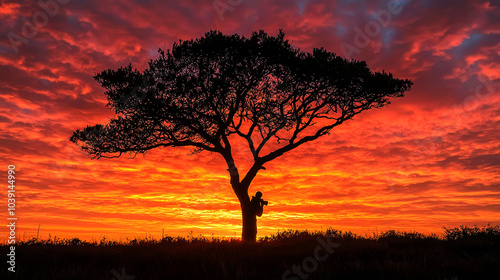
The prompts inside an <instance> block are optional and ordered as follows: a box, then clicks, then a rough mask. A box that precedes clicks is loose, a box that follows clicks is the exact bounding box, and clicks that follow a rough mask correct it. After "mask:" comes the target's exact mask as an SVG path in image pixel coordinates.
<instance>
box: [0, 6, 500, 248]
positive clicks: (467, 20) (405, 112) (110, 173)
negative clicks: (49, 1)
mask: <svg viewBox="0 0 500 280" xmlns="http://www.w3.org/2000/svg"><path fill="white" fill-rule="evenodd" d="M61 2H64V1H62V0H61ZM106 2H108V1H96V0H93V1H77V0H72V1H69V2H67V3H66V4H59V6H58V7H59V10H58V11H57V13H54V15H53V16H48V17H47V23H46V24H42V25H43V26H38V28H37V33H36V34H35V35H33V34H28V33H26V32H25V33H23V28H24V25H25V20H24V19H27V20H29V21H31V22H33V15H34V14H35V13H36V12H37V11H44V10H43V9H42V7H40V6H38V4H36V2H32V1H0V3H1V4H0V19H1V23H2V24H1V25H0V30H1V34H2V36H1V38H0V74H1V75H0V155H1V158H2V161H1V162H2V166H3V171H1V170H0V172H1V174H2V175H1V176H0V178H2V180H4V184H3V185H4V188H3V190H0V197H1V201H4V206H0V207H3V208H4V209H3V210H1V211H0V213H2V214H1V215H0V218H1V219H3V220H4V222H6V218H7V203H6V202H5V201H6V199H7V198H6V195H7V187H6V185H7V166H8V165H9V164H14V165H16V172H17V173H16V180H17V188H16V190H17V195H18V197H17V217H18V230H17V232H18V236H19V237H21V238H23V237H25V238H29V237H31V236H34V235H36V231H37V228H38V226H39V225H40V235H41V237H42V238H48V236H49V234H51V235H52V236H55V235H57V236H58V237H79V238H82V239H91V238H97V239H98V238H100V237H102V236H106V237H108V238H111V239H115V238H116V239H118V238H125V237H129V238H133V237H137V236H138V237H144V236H145V235H146V233H150V234H152V236H153V237H156V238H158V237H160V236H161V232H162V229H164V231H165V233H166V234H169V235H171V236H177V235H180V236H186V235H187V234H188V233H189V232H191V231H192V232H193V234H194V235H198V234H203V235H207V236H210V235H212V234H214V235H216V236H235V235H236V236H240V234H241V216H240V215H241V213H240V208H239V204H238V200H237V198H236V196H235V195H234V193H232V190H231V188H230V186H229V175H228V173H227V171H226V168H227V167H226V164H225V162H224V161H223V159H222V158H221V157H220V156H218V155H216V154H210V153H209V152H203V153H201V154H198V155H194V156H189V155H188V153H189V149H184V148H175V149H174V148H170V149H158V150H153V151H150V152H148V153H147V155H146V156H145V157H143V156H138V157H137V158H135V159H129V158H127V156H124V157H122V158H119V159H101V160H90V159H89V158H87V157H86V156H85V155H84V154H83V152H82V151H80V150H79V149H78V148H77V147H76V146H75V145H74V144H73V143H71V142H69V136H70V135H71V133H72V131H74V130H76V129H78V128H83V127H85V126H86V125H93V124H96V123H105V122H107V120H108V119H109V118H111V117H113V113H112V111H111V110H109V109H107V108H105V106H104V105H105V104H106V99H105V96H104V93H103V92H104V90H103V89H102V88H100V87H99V85H98V83H97V82H96V81H94V80H93V78H92V76H93V75H94V74H95V73H97V72H101V71H102V70H105V69H109V68H111V69H116V68H118V67H120V66H126V65H127V64H128V63H132V64H133V65H134V66H135V67H137V68H138V69H140V70H142V69H143V68H144V67H145V65H146V63H147V61H148V60H149V59H151V58H155V57H157V55H158V54H157V49H158V48H159V47H161V48H166V49H168V48H170V47H171V46H172V43H173V42H175V41H177V40H178V39H190V38H196V37H200V36H201V35H203V34H204V32H206V31H208V30H210V29H218V30H221V31H222V32H224V33H239V34H242V35H245V36H249V35H250V32H251V31H255V30H259V29H265V30H266V31H267V32H269V33H270V34H273V35H275V34H277V32H278V29H279V28H283V29H284V30H285V32H286V33H287V37H288V38H289V39H290V40H291V41H292V42H293V44H294V45H295V46H297V47H300V48H301V49H303V50H307V51H309V50H311V48H312V47H325V48H326V49H328V50H330V51H334V52H336V53H338V54H339V55H343V56H349V57H352V58H354V59H359V60H365V61H367V63H368V65H369V66H371V68H372V69H373V70H382V69H385V70H387V71H390V72H392V73H394V75H395V76H396V77H399V78H409V79H412V80H413V82H414V86H413V90H412V91H411V92H409V93H408V94H407V96H406V97H404V98H400V99H397V100H394V101H393V103H392V104H391V105H389V106H387V107H384V108H382V109H372V110H371V111H368V112H365V113H362V114H361V115H359V116H357V117H355V119H354V120H351V121H348V122H346V123H345V124H343V125H341V126H339V127H337V128H336V129H335V130H334V131H333V132H332V134H331V135H330V136H328V137H324V138H320V139H319V140H317V141H316V142H312V143H308V144H305V145H303V146H301V147H299V148H298V149H296V150H294V151H293V152H292V153H290V154H287V155H285V156H283V157H281V158H278V159H277V160H275V161H274V162H271V163H268V164H266V168H267V170H265V171H261V172H260V173H259V175H258V176H257V178H256V179H255V180H254V182H253V184H252V186H251V188H250V191H251V192H255V191H257V190H261V191H262V192H263V193H264V198H265V199H266V200H269V203H270V204H269V206H268V207H266V209H265V214H264V215H263V217H262V218H260V219H259V222H258V224H259V236H263V235H266V234H270V233H275V232H276V231H278V230H282V229H288V228H293V229H309V230H320V229H323V230H324V229H326V228H327V227H329V226H331V227H333V228H336V229H342V230H352V231H354V232H356V233H360V234H363V233H368V234H371V233H372V232H376V231H384V230H387V229H399V230H406V231H413V230H415V231H419V232H423V233H430V232H434V233H438V234H440V233H442V231H443V230H442V227H443V226H447V227H450V226H458V225H461V224H466V225H473V224H478V225H486V224H487V223H492V224H499V223H500V172H499V171H500V140H499V139H500V129H499V128H500V109H499V108H500V96H499V92H500V70H499V67H498V65H499V62H500V52H499V49H500V20H499V19H500V7H499V6H498V4H493V2H491V3H490V2H488V1H472V0H470V1H465V0H464V1H451V0H449V1H439V3H440V4H437V3H431V1H404V2H403V5H402V6H400V12H399V13H395V12H393V13H389V14H390V15H391V17H390V20H389V21H388V22H385V23H387V24H386V25H385V26H381V25H380V24H379V25H378V26H379V27H380V29H378V32H376V31H377V29H373V30H372V31H371V32H372V35H370V36H369V41H368V42H366V44H357V43H360V42H359V40H360V39H359V36H358V35H357V34H358V33H357V32H358V31H356V30H365V32H366V29H365V28H366V26H367V25H369V23H370V22H376V20H377V18H376V17H375V16H374V14H372V11H373V12H374V13H378V14H379V15H382V14H384V12H383V11H386V12H385V14H386V15H387V11H389V10H388V9H389V8H388V6H387V3H388V2H389V1H378V3H377V4H375V3H373V2H374V1H370V2H368V1H347V0H345V1H341V0H338V1H324V2H321V1H305V0H302V1H298V0H297V1H284V0H282V1H273V3H268V2H266V1H263V0H262V1H257V0H252V1H245V2H242V3H241V4H236V5H234V6H233V7H230V8H231V9H229V10H227V11H224V13H222V14H221V13H220V11H219V13H218V12H217V10H216V9H215V8H214V5H213V3H212V2H213V1H203V3H199V2H197V1H159V0H158V1H147V0H146V1H131V0H127V1H121V2H120V3H119V4H117V3H115V2H113V4H112V5H110V4H109V3H106ZM221 2H222V3H226V2H225V1H222V0H221ZM326 2H328V3H326ZM433 2H434V1H433ZM444 2H449V3H447V4H445V3H444ZM450 3H453V4H450ZM445 15H446V16H445ZM458 18H459V19H460V20H457V19H458ZM36 20H38V22H40V21H41V20H43V18H39V19H36ZM8 34H11V35H10V37H9V35H8ZM12 34H17V35H18V36H24V35H33V36H32V37H30V38H27V36H25V37H26V38H25V41H22V42H21V43H19V44H13V43H12V42H11V41H10V40H9V38H12ZM23 38H24V37H23ZM356 40H358V41H356ZM18 42H20V41H18ZM347 45H350V46H353V47H355V48H356V49H355V51H352V52H349V51H347V52H346V49H345V46H347ZM342 46H344V47H342ZM351 50H354V49H351ZM235 150H237V151H238V153H237V156H236V163H237V164H238V165H239V169H240V170H244V169H245V166H248V164H249V160H250V157H249V154H247V153H245V152H246V151H245V145H244V143H236V144H235ZM7 234H8V233H7V231H6V228H5V227H3V228H1V231H0V241H4V240H5V238H6V237H7Z"/></svg>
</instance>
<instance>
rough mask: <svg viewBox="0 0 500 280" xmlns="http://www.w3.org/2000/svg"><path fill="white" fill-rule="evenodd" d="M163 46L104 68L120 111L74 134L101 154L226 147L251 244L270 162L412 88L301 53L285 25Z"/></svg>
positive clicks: (333, 58) (357, 64)
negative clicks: (253, 191) (240, 157)
mask: <svg viewBox="0 0 500 280" xmlns="http://www.w3.org/2000/svg"><path fill="white" fill-rule="evenodd" d="M159 53H160V56H159V57H158V58H157V59H153V60H151V61H150V62H149V65H148V67H147V68H146V69H145V70H144V71H143V72H142V73H141V72H139V71H138V70H136V69H133V68H132V65H128V66H126V67H122V68H119V69H118V70H111V69H108V70H105V71H103V72H101V73H99V74H97V75H95V77H94V78H95V79H96V80H97V81H98V82H99V83H100V84H101V86H102V87H103V88H105V89H106V91H105V94H106V96H107V98H108V104H107V106H108V107H110V108H111V109H113V110H114V112H115V113H116V116H115V118H113V119H111V120H110V122H109V123H108V124H97V125H94V126H87V127H86V128H84V129H83V130H76V131H75V132H74V133H73V135H72V136H71V138H70V140H71V141H72V142H74V143H76V144H77V145H78V146H79V147H81V148H82V149H83V150H84V151H85V152H86V153H87V154H88V155H89V156H90V157H91V158H96V159H99V158H102V157H106V158H113V157H119V156H121V155H122V154H123V153H129V154H132V155H134V156H136V155H137V154H145V153H146V152H147V151H148V150H150V149H154V148H159V147H180V146H188V147H191V148H192V152H193V154H196V153H199V152H202V151H209V152H211V153H216V154H219V155H220V156H222V158H224V160H225V162H226V164H227V170H228V172H229V177H230V180H229V183H230V185H231V187H232V189H233V191H234V193H235V194H236V196H237V198H238V200H239V202H240V205H241V211H242V221H243V229H242V239H243V240H244V241H251V242H254V241H255V240H256V217H255V216H256V215H255V212H254V209H252V203H251V200H250V197H249V195H248V191H249V188H250V185H251V183H252V181H253V179H254V178H255V176H257V173H258V172H259V171H260V170H265V167H264V165H265V164H266V163H267V162H270V161H272V160H274V159H276V158H278V157H280V156H282V155H284V154H286V153H288V152H290V151H291V150H293V149H295V148H297V147H299V146H301V145H302V144H304V143H307V142H310V141H314V140H316V139H318V138H319V137H322V136H325V135H328V134H329V133H330V131H331V130H332V129H333V128H334V127H336V126H338V125H340V124H342V123H344V122H345V121H347V120H350V119H352V118H353V117H354V116H355V115H357V114H359V113H361V112H363V111H365V110H368V109H371V108H380V107H383V106H385V105H387V104H389V103H390V102H389V99H390V98H393V97H402V96H404V93H405V92H406V91H409V90H410V89H411V86H412V82H411V81H410V80H407V79H398V78H394V77H393V76H392V74H391V73H387V72H385V71H382V72H372V71H370V69H369V67H368V66H367V65H366V62H364V61H355V60H348V59H345V58H342V57H339V56H337V55H336V54H335V53H332V52H328V51H327V50H325V49H323V48H315V49H313V51H312V52H303V51H300V50H299V49H298V48H295V47H293V46H292V45H291V44H290V42H289V41H288V40H286V39H285V33H284V32H283V31H281V30H280V32H279V34H278V35H277V36H270V35H268V34H267V33H266V32H264V31H259V32H253V33H252V35H251V36H250V37H249V38H246V37H243V36H240V35H237V34H235V35H224V34H222V33H220V32H218V31H210V32H207V33H206V34H205V35H204V36H203V37H201V38H198V39H192V40H187V41H179V43H174V45H173V47H172V50H167V51H164V50H161V49H160V50H159ZM235 136H239V140H241V141H244V143H245V145H246V146H247V148H246V149H248V150H249V152H250V153H249V157H251V158H252V159H253V164H252V166H251V167H250V169H249V170H248V171H247V173H246V174H240V171H239V170H238V168H237V163H236V162H235V161H234V158H233V155H234V146H233V145H232V144H234V143H232V141H233V139H234V137H235ZM246 149H245V150H246ZM254 225H255V226H254Z"/></svg>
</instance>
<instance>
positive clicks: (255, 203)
mask: <svg viewBox="0 0 500 280" xmlns="http://www.w3.org/2000/svg"><path fill="white" fill-rule="evenodd" d="M267 204H268V202H267V201H265V200H263V199H262V193H261V192H260V191H258V192H256V193H255V196H252V200H250V208H251V210H252V213H253V216H254V217H255V223H254V224H253V230H252V234H253V239H255V238H256V237H257V217H261V216H262V212H264V205H267Z"/></svg>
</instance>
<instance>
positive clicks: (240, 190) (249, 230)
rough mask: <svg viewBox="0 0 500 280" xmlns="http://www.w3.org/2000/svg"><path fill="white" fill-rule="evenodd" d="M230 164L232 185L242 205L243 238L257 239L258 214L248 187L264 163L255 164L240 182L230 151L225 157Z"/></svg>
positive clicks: (248, 240) (247, 239) (253, 240)
mask: <svg viewBox="0 0 500 280" xmlns="http://www.w3.org/2000/svg"><path fill="white" fill-rule="evenodd" d="M224 158H225V159H226V162H227V165H228V171H229V174H230V176H231V187H232V188H233V191H234V193H235V194H236V196H237V197H238V200H239V201H240V206H241V217H242V222H243V228H242V231H241V238H242V240H243V241H244V242H256V241H257V216H256V215H255V212H254V210H253V209H252V207H251V205H250V197H249V196H248V188H249V187H250V184H251V182H252V180H253V178H255V176H256V175H257V172H258V171H259V169H261V167H262V165H257V164H254V166H252V168H250V170H249V171H248V173H247V175H246V176H245V178H244V179H243V180H242V181H241V182H240V175H239V172H238V169H237V168H236V165H235V164H234V160H233V158H232V156H231V155H230V154H229V153H228V154H226V155H225V157H224Z"/></svg>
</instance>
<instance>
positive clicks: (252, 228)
mask: <svg viewBox="0 0 500 280" xmlns="http://www.w3.org/2000/svg"><path fill="white" fill-rule="evenodd" d="M241 216H242V219H243V228H242V232H241V238H242V240H243V241H244V242H256V241H257V216H256V215H255V213H254V212H253V211H252V209H251V207H250V203H248V204H246V205H243V204H241Z"/></svg>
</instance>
